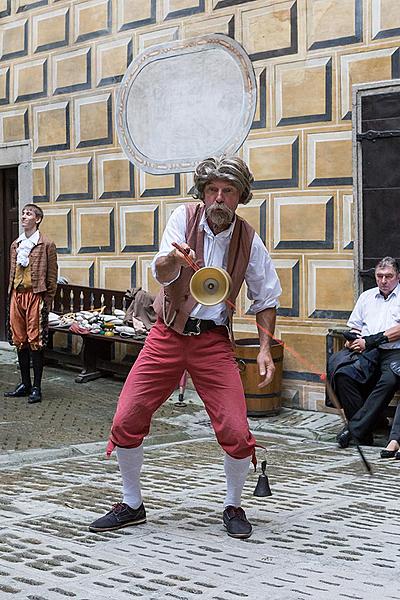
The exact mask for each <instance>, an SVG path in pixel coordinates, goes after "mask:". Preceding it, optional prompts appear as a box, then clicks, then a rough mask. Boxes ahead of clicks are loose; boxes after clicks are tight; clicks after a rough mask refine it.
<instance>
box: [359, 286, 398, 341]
mask: <svg viewBox="0 0 400 600" xmlns="http://www.w3.org/2000/svg"><path fill="white" fill-rule="evenodd" d="M399 323H400V284H398V285H397V286H396V287H395V288H394V290H393V291H392V292H391V293H390V294H389V296H388V297H387V298H386V300H385V298H384V297H383V296H382V294H381V293H380V291H379V288H378V287H374V288H372V289H370V290H367V291H366V292H363V293H362V294H361V295H360V297H359V299H358V300H357V302H356V305H355V307H354V309H353V312H352V313H351V315H350V318H349V320H348V321H347V325H348V326H349V327H352V328H354V329H360V330H361V335H373V334H374V333H379V332H380V331H386V329H389V328H390V327H393V326H394V325H398V324H399ZM380 348H382V349H383V350H391V349H394V348H400V340H398V341H397V342H389V343H388V344H381V345H380Z"/></svg>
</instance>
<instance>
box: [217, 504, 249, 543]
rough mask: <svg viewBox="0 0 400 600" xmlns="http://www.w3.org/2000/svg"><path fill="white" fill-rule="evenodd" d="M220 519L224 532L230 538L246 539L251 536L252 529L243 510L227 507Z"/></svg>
mask: <svg viewBox="0 0 400 600" xmlns="http://www.w3.org/2000/svg"><path fill="white" fill-rule="evenodd" d="M222 518H223V521H224V526H225V528H226V531H227V533H228V535H230V536H231V537H234V538H241V539H246V538H249V537H250V536H251V533H252V531H253V528H252V526H251V525H250V523H249V522H248V520H247V519H246V513H245V512H244V510H243V508H240V507H239V508H236V507H235V506H227V507H226V508H225V510H224V512H223V515H222Z"/></svg>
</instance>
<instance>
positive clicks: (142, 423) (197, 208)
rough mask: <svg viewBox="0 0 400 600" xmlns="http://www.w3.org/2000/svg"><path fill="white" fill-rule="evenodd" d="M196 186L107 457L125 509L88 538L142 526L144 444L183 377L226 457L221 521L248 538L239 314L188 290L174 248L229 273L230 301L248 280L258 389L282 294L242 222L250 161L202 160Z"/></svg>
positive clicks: (163, 267)
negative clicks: (112, 458) (233, 332)
mask: <svg viewBox="0 0 400 600" xmlns="http://www.w3.org/2000/svg"><path fill="white" fill-rule="evenodd" d="M194 182H195V193H194V197H195V198H199V199H200V200H201V202H199V203H197V204H194V203H192V204H186V205H182V206H180V207H178V208H177V209H176V210H175V211H174V213H173V214H172V216H171V218H170V220H169V221H168V223H167V226H166V229H165V231H164V235H163V238H162V240H161V245H160V250H159V252H158V254H157V255H156V257H155V258H154V261H153V264H152V267H153V274H154V276H155V277H156V279H157V280H158V281H159V282H160V283H161V284H162V286H163V287H162V289H161V291H160V293H159V295H158V296H157V298H156V300H155V303H154V309H155V312H156V314H157V315H158V321H157V323H156V324H155V325H153V327H152V329H151V330H150V333H149V335H148V337H147V339H146V342H145V345H144V348H143V350H142V351H141V353H140V355H139V357H138V359H137V360H136V362H135V364H134V365H133V367H132V369H131V372H130V374H129V376H128V378H127V380H126V382H125V385H124V388H123V390H122V392H121V395H120V398H119V402H118V407H117V411H116V414H115V416H114V420H113V425H112V428H111V435H110V440H109V444H108V448H107V452H108V454H110V453H111V452H112V451H113V449H114V448H115V447H116V448H117V458H118V463H119V468H120V471H121V475H122V482H123V492H124V497H123V502H122V503H118V504H116V505H114V506H113V508H112V510H111V511H110V512H109V513H107V514H106V515H105V516H103V517H101V518H100V519H97V520H96V521H95V522H94V523H92V524H91V525H90V527H89V529H90V530H91V531H99V532H100V531H112V530H114V529H119V528H121V527H126V526H128V525H138V524H139V523H144V522H145V520H146V512H145V509H144V506H143V503H142V496H141V490H140V482H139V477H140V471H141V467H142V463H143V438H144V437H145V436H146V435H147V434H148V432H149V427H150V422H151V417H152V415H153V413H154V412H155V411H156V410H157V408H158V407H159V406H161V404H162V403H163V402H165V400H166V399H167V398H168V397H169V396H170V394H171V393H172V392H173V390H174V389H176V387H177V385H178V382H179V380H180V378H181V377H182V374H183V373H184V371H185V370H187V371H188V372H189V373H190V375H191V377H192V380H193V383H194V385H195V387H196V390H197V392H198V393H199V395H200V397H201V398H202V400H203V402H204V405H205V407H206V410H207V412H208V414H209V416H210V419H211V423H212V426H213V428H214V431H215V434H216V437H217V440H218V443H219V444H220V445H221V446H222V448H223V449H224V451H225V458H224V467H225V475H226V480H227V493H226V497H225V502H224V511H223V523H224V525H225V527H226V529H227V532H228V535H230V536H232V537H237V538H248V537H249V536H250V535H251V532H252V526H251V524H250V523H249V521H248V520H247V518H246V515H245V512H244V510H243V509H242V508H241V494H242V490H243V486H244V483H245V479H246V475H247V472H248V469H249V465H250V460H251V457H252V455H253V454H254V450H255V445H256V440H255V439H254V436H253V435H252V433H251V432H250V430H249V425H248V422H247V415H246V401H245V397H244V392H243V386H242V383H241V379H240V374H239V370H238V367H237V364H236V361H235V358H234V354H233V348H232V344H231V341H230V339H229V333H228V330H229V329H230V328H231V325H232V316H233V310H232V308H231V307H230V306H228V305H227V304H226V303H225V302H220V303H219V304H217V305H215V306H203V305H201V304H198V303H197V302H196V300H195V299H194V298H193V296H191V294H190V289H189V283H190V279H191V277H192V274H193V271H192V270H191V268H190V267H188V265H187V263H186V261H185V259H184V256H183V254H182V253H181V252H179V251H178V250H176V249H175V248H174V247H173V246H172V243H173V242H177V243H178V244H180V245H181V246H183V248H185V249H187V251H188V252H190V256H191V257H192V259H193V260H196V261H197V263H198V265H199V266H201V267H203V266H215V267H222V268H224V269H226V270H227V271H228V273H229V274H230V275H231V278H232V290H231V294H230V299H231V301H232V302H235V300H236V298H237V296H238V294H239V291H240V289H241V286H242V283H243V281H246V284H247V288H248V297H249V299H250V300H251V301H252V304H251V307H250V309H249V311H248V312H249V313H250V314H255V316H256V321H257V324H258V325H259V327H260V331H259V337H260V352H259V354H258V358H257V362H258V366H259V373H260V387H264V386H266V385H267V384H268V383H269V382H270V381H271V380H272V377H273V375H274V370H275V367H274V363H273V360H272V356H271V351H270V335H271V334H272V333H273V332H274V327H275V315H276V307H277V306H278V298H279V296H280V293H281V287H280V284H279V280H278V277H277V275H276V272H275V268H274V266H273V264H272V261H271V258H270V256H269V254H268V252H267V250H266V248H265V246H264V244H263V242H262V241H261V239H260V237H259V236H258V235H257V234H256V232H255V231H254V229H253V228H252V227H251V226H250V225H249V224H248V223H247V222H246V221H244V219H241V218H240V217H239V216H237V215H236V209H237V207H238V205H239V203H241V204H247V203H248V202H249V201H250V200H251V197H252V194H251V191H250V188H251V184H252V182H253V176H252V174H251V173H250V171H249V169H248V167H247V165H246V163H244V162H243V161H242V160H241V159H240V158H238V157H223V158H221V159H214V158H210V159H207V160H204V161H203V162H201V163H200V164H199V165H198V167H197V169H196V172H195V177H194Z"/></svg>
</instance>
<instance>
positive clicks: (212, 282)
mask: <svg viewBox="0 0 400 600" xmlns="http://www.w3.org/2000/svg"><path fill="white" fill-rule="evenodd" d="M231 289H232V279H231V276H230V275H229V273H228V272H227V271H225V269H221V268H220V267H203V268H202V269H199V270H198V271H196V272H195V273H194V275H193V277H192V279H191V280H190V293H191V294H192V296H193V298H194V299H195V300H196V302H198V303H199V304H204V305H205V306H214V304H219V303H220V302H223V301H224V300H226V299H227V298H228V297H229V294H230V292H231Z"/></svg>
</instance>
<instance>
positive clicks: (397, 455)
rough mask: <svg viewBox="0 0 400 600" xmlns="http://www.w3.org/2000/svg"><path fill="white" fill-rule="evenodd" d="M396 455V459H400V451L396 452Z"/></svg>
mask: <svg viewBox="0 0 400 600" xmlns="http://www.w3.org/2000/svg"><path fill="white" fill-rule="evenodd" d="M394 457H395V459H396V460H400V452H396V454H395V456H394Z"/></svg>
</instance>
